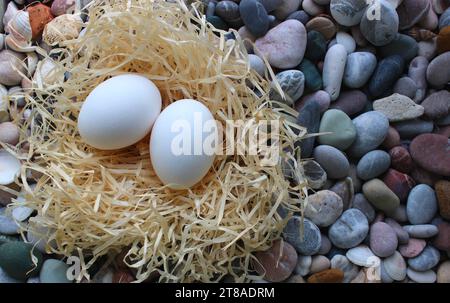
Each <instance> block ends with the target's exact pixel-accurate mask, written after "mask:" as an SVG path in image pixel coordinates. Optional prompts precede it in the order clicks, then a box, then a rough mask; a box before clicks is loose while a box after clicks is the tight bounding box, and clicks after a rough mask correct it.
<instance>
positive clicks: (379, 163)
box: [356, 150, 391, 180]
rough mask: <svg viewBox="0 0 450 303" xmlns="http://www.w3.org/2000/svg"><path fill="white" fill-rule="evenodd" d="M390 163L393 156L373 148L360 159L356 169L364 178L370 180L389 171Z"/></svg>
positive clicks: (360, 176)
mask: <svg viewBox="0 0 450 303" xmlns="http://www.w3.org/2000/svg"><path fill="white" fill-rule="evenodd" d="M390 165H391V157H390V156H389V154H388V153H387V152H385V151H383V150H373V151H370V152H368V153H367V154H365V155H364V156H363V157H362V158H361V159H360V160H359V162H358V166H357V167H356V171H357V173H358V177H359V178H361V179H362V180H370V179H373V178H376V177H378V176H379V175H381V174H382V173H384V172H385V171H387V170H388V168H389V166H390Z"/></svg>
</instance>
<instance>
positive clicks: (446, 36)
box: [436, 26, 450, 54]
mask: <svg viewBox="0 0 450 303" xmlns="http://www.w3.org/2000/svg"><path fill="white" fill-rule="evenodd" d="M436 47H437V52H438V53H439V54H442V53H445V52H448V51H450V26H446V27H444V28H443V29H441V31H440V32H439V35H438V36H437V38H436Z"/></svg>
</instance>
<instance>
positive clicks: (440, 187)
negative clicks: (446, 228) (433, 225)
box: [434, 180, 450, 220]
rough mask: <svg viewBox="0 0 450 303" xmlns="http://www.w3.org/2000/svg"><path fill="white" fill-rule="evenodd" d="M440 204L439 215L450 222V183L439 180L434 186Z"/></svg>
mask: <svg viewBox="0 0 450 303" xmlns="http://www.w3.org/2000/svg"><path fill="white" fill-rule="evenodd" d="M434 189H435V190H436V196H437V200H438V204H439V214H440V215H441V216H442V217H443V218H444V219H447V220H450V181H445V180H439V181H438V182H436V184H435V185H434Z"/></svg>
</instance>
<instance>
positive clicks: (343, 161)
mask: <svg viewBox="0 0 450 303" xmlns="http://www.w3.org/2000/svg"><path fill="white" fill-rule="evenodd" d="M313 154H314V159H315V160H316V161H317V162H318V163H319V164H320V166H322V168H323V169H324V170H325V171H326V172H327V176H328V178H331V179H340V178H343V177H345V176H347V175H348V172H349V169H350V164H349V162H348V160H347V158H346V157H345V155H344V154H343V153H342V152H341V151H340V150H338V149H337V148H335V147H333V146H330V145H319V146H317V147H316V148H315V149H314V153H313Z"/></svg>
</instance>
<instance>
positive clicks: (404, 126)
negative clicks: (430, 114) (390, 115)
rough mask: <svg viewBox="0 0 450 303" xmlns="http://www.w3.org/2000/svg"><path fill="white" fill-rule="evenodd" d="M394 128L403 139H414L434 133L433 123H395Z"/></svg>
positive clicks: (414, 121) (412, 121) (413, 121)
mask: <svg viewBox="0 0 450 303" xmlns="http://www.w3.org/2000/svg"><path fill="white" fill-rule="evenodd" d="M392 126H394V128H395V129H396V130H397V131H398V133H399V134H400V137H401V138H402V139H413V138H414V137H416V136H418V135H421V134H426V133H431V132H433V127H434V125H433V121H425V120H421V119H413V120H407V121H402V122H398V123H393V125H392Z"/></svg>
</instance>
